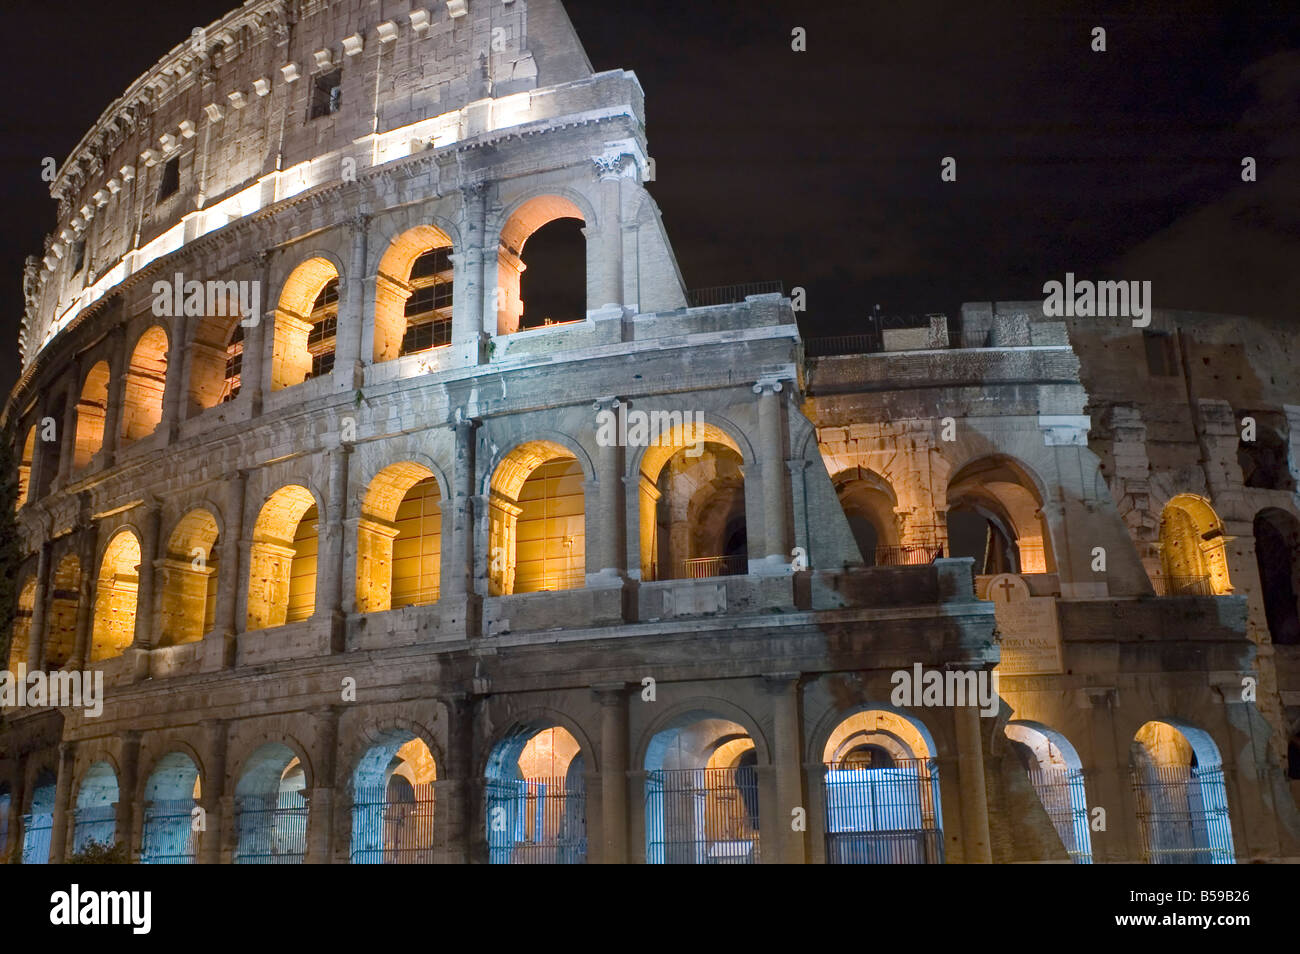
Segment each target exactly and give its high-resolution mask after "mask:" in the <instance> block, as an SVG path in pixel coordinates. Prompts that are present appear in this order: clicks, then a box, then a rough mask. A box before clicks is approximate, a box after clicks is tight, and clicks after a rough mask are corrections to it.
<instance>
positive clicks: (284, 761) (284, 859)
mask: <svg viewBox="0 0 1300 954" xmlns="http://www.w3.org/2000/svg"><path fill="white" fill-rule="evenodd" d="M306 788H307V776H306V773H305V772H304V771H303V767H302V763H301V762H299V761H298V757H297V756H296V755H294V754H293V750H292V749H290V748H289V747H288V746H287V745H283V744H282V743H279V742H268V743H267V744H266V745H263V746H261V747H260V748H259V749H258V750H257V751H256V752H254V753H253V754H252V755H251V756H249V758H248V763H247V765H245V767H244V774H243V775H242V776H240V779H239V784H238V785H237V786H236V787H235V833H236V838H237V841H236V845H235V858H234V861H235V864H237V865H296V864H302V860H303V858H304V857H305V856H306V854H307V798H306V794H305V792H306Z"/></svg>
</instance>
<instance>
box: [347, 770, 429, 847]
mask: <svg viewBox="0 0 1300 954" xmlns="http://www.w3.org/2000/svg"><path fill="white" fill-rule="evenodd" d="M433 787H434V783H432V782H422V783H420V784H418V785H412V786H410V787H409V791H410V793H411V797H410V798H402V799H397V800H389V798H388V786H387V785H385V784H375V785H363V786H360V787H359V788H357V790H356V794H355V796H354V798H355V800H354V801H353V803H352V853H351V860H352V863H353V864H354V865H427V864H433V863H434V847H433V804H434V791H433Z"/></svg>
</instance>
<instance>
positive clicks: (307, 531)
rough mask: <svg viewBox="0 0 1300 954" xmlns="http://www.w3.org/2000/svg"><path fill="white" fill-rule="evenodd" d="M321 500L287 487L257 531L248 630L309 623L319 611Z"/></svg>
mask: <svg viewBox="0 0 1300 954" xmlns="http://www.w3.org/2000/svg"><path fill="white" fill-rule="evenodd" d="M316 522H317V515H316V498H314V497H313V496H312V495H311V491H310V490H308V489H307V488H306V487H301V486H298V485H290V486H288V487H281V488H280V489H279V490H277V491H276V492H275V493H273V494H272V495H271V496H270V497H269V498H268V499H267V501H266V503H265V504H263V505H262V512H261V513H260V514H258V517H257V523H256V524H255V525H254V527H253V541H252V545H251V547H250V550H249V570H248V620H247V625H246V627H245V628H246V629H247V630H248V631H250V632H251V631H252V630H257V629H267V628H268V627H271V626H282V625H283V624H285V623H294V622H298V621H300V620H304V619H307V618H308V617H310V616H311V615H312V613H313V612H314V611H315V609H316V551H317V530H316Z"/></svg>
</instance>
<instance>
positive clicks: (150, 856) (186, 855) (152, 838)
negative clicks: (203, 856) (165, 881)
mask: <svg viewBox="0 0 1300 954" xmlns="http://www.w3.org/2000/svg"><path fill="white" fill-rule="evenodd" d="M194 806H195V801H194V799H192V798H179V799H158V800H156V801H152V802H147V803H145V806H144V829H143V831H142V833H141V836H140V864H142V865H192V864H194V859H195V856H196V855H197V853H198V832H196V831H194Z"/></svg>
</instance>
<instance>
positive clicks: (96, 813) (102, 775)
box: [72, 762, 118, 853]
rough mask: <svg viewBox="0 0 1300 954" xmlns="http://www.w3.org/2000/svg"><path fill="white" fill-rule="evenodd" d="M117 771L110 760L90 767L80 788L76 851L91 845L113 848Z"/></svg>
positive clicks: (74, 846) (74, 832)
mask: <svg viewBox="0 0 1300 954" xmlns="http://www.w3.org/2000/svg"><path fill="white" fill-rule="evenodd" d="M117 800H118V787H117V773H116V772H114V771H113V767H112V766H111V765H109V764H108V763H107V762H96V763H94V764H93V765H91V766H90V768H88V769H86V774H85V775H83V776H82V779H81V786H80V788H79V789H78V790H77V802H76V805H77V807H76V813H75V823H74V824H75V827H74V829H73V837H72V850H73V851H74V852H78V853H80V852H83V851H85V850H86V849H87V848H89V847H90V846H91V845H103V846H109V847H111V846H112V845H113V843H114V841H115V836H116V834H117Z"/></svg>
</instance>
